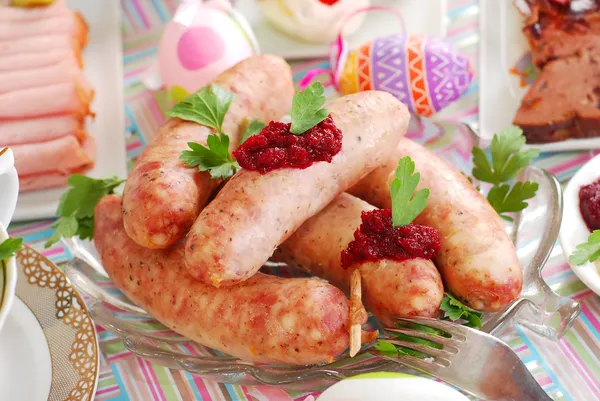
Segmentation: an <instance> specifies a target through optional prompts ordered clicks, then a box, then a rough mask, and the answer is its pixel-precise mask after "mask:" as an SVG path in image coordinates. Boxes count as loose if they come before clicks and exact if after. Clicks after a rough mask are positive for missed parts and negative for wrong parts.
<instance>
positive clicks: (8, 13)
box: [0, 0, 66, 22]
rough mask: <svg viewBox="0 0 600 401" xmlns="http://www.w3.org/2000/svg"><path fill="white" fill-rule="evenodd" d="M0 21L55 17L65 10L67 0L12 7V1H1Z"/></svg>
mask: <svg viewBox="0 0 600 401" xmlns="http://www.w3.org/2000/svg"><path fill="white" fill-rule="evenodd" d="M0 3H1V7H0V22H5V21H15V22H16V21H19V22H23V21H32V20H38V19H42V18H48V17H54V16H57V15H60V14H62V13H64V12H65V8H66V6H65V0H55V1H54V3H52V4H50V5H49V6H46V7H10V6H9V4H10V2H8V1H3V2H0Z"/></svg>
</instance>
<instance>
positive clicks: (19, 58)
mask: <svg viewBox="0 0 600 401" xmlns="http://www.w3.org/2000/svg"><path fill="white" fill-rule="evenodd" d="M63 61H67V62H68V63H69V64H73V65H76V66H78V67H80V68H81V67H82V64H81V60H80V58H78V57H77V56H76V55H75V52H74V51H73V49H72V48H68V49H50V50H48V51H41V52H36V53H16V54H10V55H6V56H2V57H0V74H1V73H2V72H8V71H17V70H29V69H32V68H41V67H47V66H50V65H54V64H58V63H60V62H63Z"/></svg>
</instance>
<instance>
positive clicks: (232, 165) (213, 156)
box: [179, 134, 240, 179]
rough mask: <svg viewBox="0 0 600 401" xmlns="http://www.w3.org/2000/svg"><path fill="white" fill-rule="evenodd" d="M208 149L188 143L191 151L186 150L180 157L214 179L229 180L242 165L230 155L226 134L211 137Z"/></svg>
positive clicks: (208, 139)
mask: <svg viewBox="0 0 600 401" xmlns="http://www.w3.org/2000/svg"><path fill="white" fill-rule="evenodd" d="M206 144H207V145H208V147H206V146H204V145H201V144H199V143H195V142H188V146H189V147H190V149H191V150H184V151H183V152H181V156H179V160H181V161H183V162H184V163H185V165H186V166H188V167H198V170H200V171H208V172H209V173H210V176H211V177H212V178H222V179H225V178H229V177H231V176H232V175H233V174H234V173H235V172H236V171H237V170H239V169H240V165H239V164H238V163H237V162H236V161H235V160H233V158H232V157H231V154H230V153H229V137H228V136H227V135H225V134H213V135H209V136H208V138H207V140H206Z"/></svg>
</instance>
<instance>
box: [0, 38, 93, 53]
mask: <svg viewBox="0 0 600 401" xmlns="http://www.w3.org/2000/svg"><path fill="white" fill-rule="evenodd" d="M81 47H82V46H81V41H80V40H79V39H78V38H75V37H73V36H72V35H67V34H62V33H57V34H54V35H44V36H40V37H37V38H35V37H33V38H20V39H11V40H0V57H5V56H10V55H14V54H23V53H39V52H44V51H48V50H64V51H75V52H77V53H79V52H80V49H81Z"/></svg>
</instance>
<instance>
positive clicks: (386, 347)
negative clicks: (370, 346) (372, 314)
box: [375, 340, 399, 357]
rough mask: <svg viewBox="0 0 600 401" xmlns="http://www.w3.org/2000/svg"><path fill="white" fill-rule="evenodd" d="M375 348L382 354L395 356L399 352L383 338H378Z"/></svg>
mask: <svg viewBox="0 0 600 401" xmlns="http://www.w3.org/2000/svg"><path fill="white" fill-rule="evenodd" d="M375 349H376V350H377V351H379V352H380V353H381V355H384V356H390V357H396V356H398V354H399V352H398V349H397V348H396V346H395V345H394V344H392V343H390V342H387V341H385V340H378V341H377V345H376V346H375Z"/></svg>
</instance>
